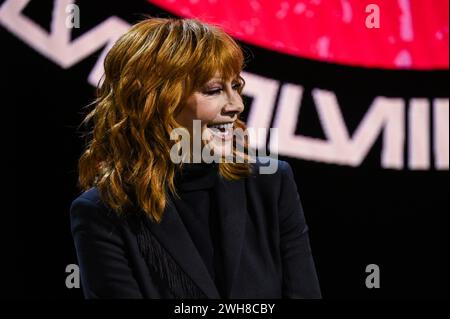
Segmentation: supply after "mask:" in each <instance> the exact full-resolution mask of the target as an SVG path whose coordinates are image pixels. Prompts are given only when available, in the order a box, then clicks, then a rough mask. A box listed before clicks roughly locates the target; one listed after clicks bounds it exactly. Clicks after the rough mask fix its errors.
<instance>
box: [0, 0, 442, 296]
mask: <svg viewBox="0 0 450 319" xmlns="http://www.w3.org/2000/svg"><path fill="white" fill-rule="evenodd" d="M37 2H38V1H31V2H30V4H29V5H28V6H27V8H26V9H25V11H24V14H25V15H27V16H28V17H30V18H31V19H33V20H34V21H35V22H36V23H38V24H40V25H41V26H42V27H44V28H45V29H47V30H48V29H49V24H50V19H51V10H52V5H53V1H48V0H46V1H39V4H37ZM77 4H78V5H79V7H80V11H81V27H80V29H74V31H73V38H76V37H77V36H79V35H81V34H83V33H84V32H86V31H87V30H89V29H91V28H92V27H93V26H95V25H97V24H98V23H100V22H101V21H103V20H104V19H106V18H108V17H109V16H112V15H115V16H118V17H120V18H121V19H123V20H124V21H127V22H128V23H130V24H132V23H134V22H136V21H138V20H139V19H140V14H141V13H147V14H152V15H154V16H162V17H167V16H170V15H169V14H168V13H166V12H164V11H163V10H161V9H158V8H156V7H154V6H152V5H150V4H148V3H147V2H146V1H143V0H140V1H139V0H136V1H117V2H113V1H95V3H94V1H91V2H88V1H78V2H77ZM0 34H1V43H2V56H3V59H2V63H3V66H2V70H5V71H6V72H5V71H4V72H2V75H3V76H2V78H3V79H2V82H3V85H2V100H3V103H4V104H3V108H2V111H3V115H4V117H2V127H3V130H4V132H3V134H2V136H3V145H4V147H5V152H4V153H3V155H4V156H3V157H4V158H5V159H6V166H4V186H5V189H6V192H3V196H5V198H4V199H3V203H4V205H3V207H4V208H5V211H4V214H5V215H6V216H7V217H12V221H9V218H8V219H6V221H5V223H4V224H3V227H2V228H3V229H4V234H6V240H4V243H5V244H6V247H7V250H6V252H7V253H10V256H11V257H7V258H6V259H5V260H6V262H5V264H7V266H10V269H8V270H7V272H5V279H6V280H7V281H8V282H10V284H12V286H11V287H12V288H11V289H4V290H3V292H2V293H3V294H5V295H6V297H26V298H82V292H81V289H67V288H66V286H65V277H66V275H67V274H66V273H65V267H66V265H68V264H72V263H77V259H76V254H75V250H74V246H73V242H72V237H71V234H70V226H69V215H68V214H69V207H70V203H71V201H72V200H73V199H74V198H75V197H76V196H78V194H79V193H80V190H79V189H77V188H76V180H77V171H76V164H77V160H78V157H79V156H80V154H81V151H82V148H83V140H82V139H81V138H80V136H79V132H78V131H77V126H78V125H79V123H80V122H81V120H82V118H83V113H82V107H83V106H85V105H86V104H88V103H89V102H91V101H92V99H93V98H94V92H95V88H94V87H93V86H91V85H90V84H89V83H88V82H87V77H88V74H89V73H90V71H91V69H92V68H93V66H94V64H95V62H96V61H97V58H98V55H99V54H100V53H101V51H102V50H99V51H98V52H96V53H95V54H93V55H91V56H89V57H88V58H86V59H84V60H82V61H80V62H79V63H77V64H75V65H74V66H72V67H70V68H68V69H63V68H61V67H60V66H58V65H57V64H55V63H54V62H52V61H50V60H48V59H47V58H45V57H44V56H42V55H40V54H39V53H38V52H36V51H35V50H34V49H32V48H31V47H29V46H28V45H27V44H25V43H24V42H22V41H21V40H20V39H18V38H17V37H16V36H15V35H13V34H12V33H10V32H8V31H7V30H5V29H4V28H3V27H0ZM241 44H242V45H243V47H244V50H245V51H246V53H247V56H248V65H247V67H246V71H248V72H250V73H254V74H259V75H262V76H266V77H269V78H273V79H277V80H279V81H281V82H289V83H296V84H299V85H302V86H303V87H304V89H305V92H304V97H303V99H302V111H301V120H300V121H299V125H298V131H297V133H299V134H303V135H307V136H313V137H323V136H324V135H323V132H322V130H321V127H320V124H319V121H318V118H317V114H316V112H315V108H314V105H313V101H312V98H311V90H312V89H314V88H320V89H325V90H330V91H333V92H334V93H335V94H336V96H337V97H338V101H339V105H340V107H341V109H342V113H343V115H344V117H345V121H346V125H347V127H348V128H349V131H350V133H351V132H353V130H354V129H355V128H356V127H357V126H358V124H359V122H360V121H361V119H362V118H363V116H364V114H365V113H366V111H367V109H368V108H369V106H370V104H371V102H372V100H373V98H374V97H376V96H378V95H382V96H391V97H403V98H404V99H405V101H406V102H408V101H409V99H410V98H412V97H426V98H429V99H430V101H431V99H432V98H436V97H448V96H449V92H448V84H449V83H448V82H449V77H448V71H428V72H426V71H423V72H419V71H405V70H403V71H400V70H390V71H389V70H376V69H365V68H355V67H348V66H339V65H334V64H328V63H323V62H314V61H311V60H306V59H300V58H296V57H290V56H285V55H282V54H277V53H274V52H271V51H267V50H264V49H261V48H257V47H254V46H251V45H248V44H246V43H241ZM246 102H247V107H248V108H250V107H251V99H250V98H247V99H246ZM407 109H408V108H407V107H406V110H407ZM247 114H248V109H247V111H246V112H245V113H244V119H245V117H246V115H247ZM406 116H407V114H406ZM405 145H407V143H405ZM380 151H381V138H379V139H378V141H377V143H376V144H375V145H374V147H373V148H372V149H371V150H370V152H369V154H368V156H367V158H366V159H365V160H364V162H363V163H362V164H361V166H358V167H347V166H339V165H333V164H324V163H319V162H311V161H304V160H300V159H295V158H288V157H283V156H280V159H283V160H287V161H289V163H291V165H292V167H293V170H294V173H295V176H296V181H297V185H298V188H299V191H300V196H301V199H302V203H303V207H304V210H305V214H306V218H307V221H308V224H309V227H310V236H311V245H312V249H313V255H314V258H315V261H316V267H317V271H318V275H319V280H320V283H321V287H322V293H323V296H324V298H326V299H340V298H344V299H347V298H418V297H421V298H442V297H448V213H449V200H448V199H449V196H448V195H449V180H448V177H449V176H448V170H446V171H438V170H436V169H434V168H431V169H430V170H426V171H412V170H409V169H407V168H404V169H401V170H391V169H384V168H382V167H381V165H380ZM405 153H406V152H405ZM432 162H433V161H432ZM11 225H12V226H11ZM372 263H375V264H377V265H378V266H379V267H380V270H381V288H379V289H367V288H366V286H365V278H366V276H367V274H366V273H365V267H366V266H367V265H368V264H372Z"/></svg>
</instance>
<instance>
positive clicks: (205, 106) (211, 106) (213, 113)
mask: <svg viewBox="0 0 450 319" xmlns="http://www.w3.org/2000/svg"><path fill="white" fill-rule="evenodd" d="M196 111H197V112H196V115H197V118H198V119H199V120H202V121H206V122H210V121H213V120H214V119H215V118H216V117H217V114H218V112H219V111H220V107H218V103H212V102H211V101H204V102H203V103H198V104H197V110H196Z"/></svg>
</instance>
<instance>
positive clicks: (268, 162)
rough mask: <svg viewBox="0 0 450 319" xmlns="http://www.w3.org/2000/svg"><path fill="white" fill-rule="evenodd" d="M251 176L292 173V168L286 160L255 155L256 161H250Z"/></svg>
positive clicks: (277, 176)
mask: <svg viewBox="0 0 450 319" xmlns="http://www.w3.org/2000/svg"><path fill="white" fill-rule="evenodd" d="M252 164H253V165H252V176H266V177H269V178H270V177H271V176H273V177H276V178H279V176H283V175H286V174H290V173H292V168H291V166H290V165H289V163H288V162H286V161H283V160H279V159H277V158H273V157H268V156H258V157H256V162H254V163H252Z"/></svg>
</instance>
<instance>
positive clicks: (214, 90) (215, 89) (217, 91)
mask: <svg viewBox="0 0 450 319" xmlns="http://www.w3.org/2000/svg"><path fill="white" fill-rule="evenodd" d="M221 91H222V88H214V89H210V90H207V91H205V94H206V95H216V94H219V93H220V92H221Z"/></svg>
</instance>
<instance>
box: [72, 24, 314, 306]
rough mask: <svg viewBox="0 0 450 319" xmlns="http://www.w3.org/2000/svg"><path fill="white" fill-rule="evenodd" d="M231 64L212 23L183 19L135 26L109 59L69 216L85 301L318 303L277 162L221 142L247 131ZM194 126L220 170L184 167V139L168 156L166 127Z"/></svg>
mask: <svg viewBox="0 0 450 319" xmlns="http://www.w3.org/2000/svg"><path fill="white" fill-rule="evenodd" d="M243 63H244V58H243V54H242V51H241V49H240V47H239V46H238V45H237V44H236V43H235V41H234V40H233V39H232V38H231V37H230V36H228V35H227V34H226V33H224V32H223V31H222V30H221V29H220V28H218V27H215V26H212V25H207V24H203V23H200V22H198V21H196V20H187V19H186V20H183V19H161V18H153V19H147V20H144V21H141V22H139V23H137V24H136V25H134V26H133V27H132V28H131V29H130V30H129V32H127V33H126V34H124V35H123V36H122V37H121V38H120V39H119V40H118V41H117V43H116V44H115V45H114V46H113V48H112V49H111V50H110V52H109V53H108V55H107V57H106V59H105V75H104V80H103V82H102V84H101V85H100V87H99V90H98V98H97V100H96V102H95V108H94V109H93V110H92V111H91V112H90V113H89V114H88V115H87V117H86V119H85V121H84V122H85V123H88V122H93V129H92V132H91V136H90V141H89V143H88V146H87V148H86V150H85V152H84V153H83V155H82V156H81V158H80V161H79V182H80V186H81V187H82V189H83V190H85V192H84V193H83V194H81V195H80V196H79V197H78V198H77V199H75V200H74V201H73V203H72V206H71V215H70V217H71V230H72V235H73V238H74V242H75V247H76V252H77V256H78V261H79V266H80V273H81V280H82V287H83V291H84V294H85V296H86V297H87V298H320V297H321V295H320V289H319V285H318V280H317V276H316V272H315V268H314V263H313V259H312V256H311V250H310V245H309V241H308V228H307V225H306V223H305V218H304V214H303V211H302V207H301V203H300V199H299V196H298V192H297V188H296V184H295V182H294V178H293V173H292V170H291V168H290V166H289V164H288V163H286V162H283V161H276V160H273V159H272V160H271V161H272V164H273V161H275V162H276V163H275V164H276V165H278V169H277V170H276V172H275V173H274V174H261V173H260V168H261V167H262V166H263V164H262V162H261V160H260V158H253V159H255V161H250V159H252V157H251V156H249V155H248V148H247V144H246V140H245V139H240V138H237V137H233V138H230V136H234V135H232V134H231V133H232V132H233V129H238V128H240V129H242V130H245V125H244V123H243V122H242V121H240V120H239V118H238V117H239V114H240V113H241V112H242V111H243V108H244V106H243V103H242V97H241V92H242V88H243V85H244V80H243V78H241V77H240V72H241V70H242V68H243ZM195 123H198V126H197V128H199V129H200V130H201V136H202V144H201V146H202V147H201V150H200V151H204V150H205V149H207V150H208V154H211V151H212V152H213V154H215V156H216V157H214V158H215V159H217V158H219V159H221V160H222V162H220V163H216V162H212V163H211V161H210V160H205V158H207V156H201V161H200V162H197V163H195V162H194V163H189V160H191V159H194V158H195V157H196V156H197V158H198V155H199V154H198V152H199V150H198V149H196V147H195V145H194V144H195V141H192V140H191V141H190V144H189V151H188V152H187V153H186V152H185V153H184V155H183V156H182V158H183V161H182V163H178V162H177V161H176V160H174V158H176V156H173V155H174V154H175V155H179V152H180V148H179V147H178V146H177V145H179V143H178V142H179V141H180V137H178V138H176V139H174V140H172V137H173V136H172V132H173V131H174V130H176V129H180V128H182V129H185V132H187V133H189V136H195V133H196V132H195V128H196V126H195V125H194V124H195ZM236 136H238V135H236ZM191 146H192V147H191ZM238 146H243V147H244V148H243V149H244V151H242V147H238ZM174 147H178V148H174ZM174 149H175V150H176V152H173V150H174ZM191 149H192V150H191ZM230 150H231V152H230ZM181 151H182V150H181ZM205 154H206V153H202V155H205ZM230 155H232V156H235V157H234V158H236V157H238V156H240V159H244V161H242V160H241V161H237V160H235V161H229V160H225V159H229V158H230ZM227 156H228V157H227ZM187 159H188V160H187Z"/></svg>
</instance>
